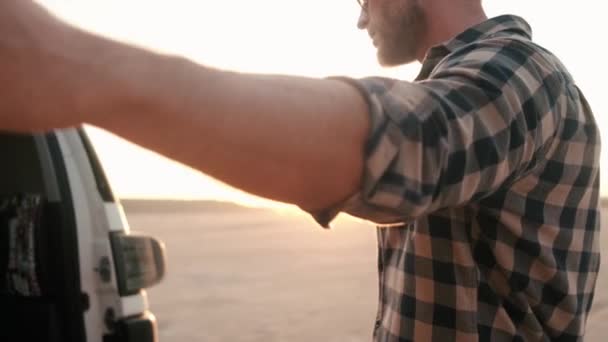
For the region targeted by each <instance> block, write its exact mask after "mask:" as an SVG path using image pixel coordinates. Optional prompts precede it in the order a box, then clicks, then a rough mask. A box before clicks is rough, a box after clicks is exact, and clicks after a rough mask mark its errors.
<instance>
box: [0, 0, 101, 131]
mask: <svg viewBox="0 0 608 342" xmlns="http://www.w3.org/2000/svg"><path fill="white" fill-rule="evenodd" d="M92 37H93V36H92V35H87V34H85V33H84V32H82V31H80V30H77V29H75V28H73V27H70V26H69V25H67V24H65V23H63V22H61V21H60V20H58V19H57V18H55V17H54V16H52V15H51V14H50V13H49V12H48V11H47V10H45V9H44V8H42V7H41V6H40V5H38V4H36V3H34V2H32V1H27V0H4V1H1V2H0V130H11V131H21V132H34V131H44V130H49V129H52V128H61V127H67V126H74V125H78V124H80V123H81V122H82V121H83V120H82V118H81V116H82V114H83V113H82V112H83V111H84V110H85V109H84V108H83V107H84V106H83V103H84V102H85V100H86V93H87V91H86V87H87V82H91V81H92V80H93V77H92V76H91V69H90V68H89V67H88V63H87V58H88V57H89V56H91V57H92V55H93V54H94V52H95V51H94V50H95V49H94V47H93V45H92V41H93V40H94V39H92Z"/></svg>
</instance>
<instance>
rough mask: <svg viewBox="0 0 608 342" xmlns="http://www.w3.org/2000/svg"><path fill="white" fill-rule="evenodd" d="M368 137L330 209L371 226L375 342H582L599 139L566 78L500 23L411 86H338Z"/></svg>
mask: <svg viewBox="0 0 608 342" xmlns="http://www.w3.org/2000/svg"><path fill="white" fill-rule="evenodd" d="M347 81H348V82H350V83H352V84H354V85H355V86H356V87H358V88H359V89H360V90H361V92H362V93H363V94H364V95H365V98H366V99H367V101H368V103H369V107H370V112H371V121H372V130H371V133H370V137H369V140H368V143H367V145H366V150H365V153H366V165H365V171H364V172H365V174H364V180H363V185H362V189H361V190H360V191H359V193H358V194H356V195H354V196H353V197H352V198H350V199H349V200H347V201H346V202H345V203H342V204H340V205H339V206H337V207H336V208H332V209H329V210H327V211H324V212H321V213H316V214H314V216H315V218H316V219H317V221H319V222H320V223H321V224H322V225H327V224H328V223H329V221H331V219H332V218H333V217H334V216H335V214H337V213H338V212H339V211H344V212H348V213H350V214H352V215H354V216H358V217H362V218H365V219H368V220H371V221H374V222H377V223H378V224H379V225H380V226H379V228H378V243H379V257H378V268H379V280H380V281H379V282H380V299H379V309H378V316H377V322H376V326H375V329H374V340H375V341H467V342H468V341H478V340H479V341H549V340H555V341H580V340H581V339H582V336H583V334H584V333H585V322H586V318H587V315H588V313H589V309H590V307H591V303H592V299H593V293H594V287H595V281H596V277H597V273H598V269H599V260H600V258H599V246H598V241H599V227H600V216H599V212H600V211H599V203H598V202H599V201H598V196H599V166H598V164H599V152H600V137H599V132H598V129H597V126H596V123H595V121H594V118H593V114H592V112H591V109H590V108H589V105H588V104H587V102H586V100H585V98H584V97H583V95H582V94H581V92H580V90H579V89H578V88H577V86H576V84H575V82H574V80H573V79H572V77H571V76H570V74H569V73H568V72H567V71H566V69H565V68H564V67H563V66H562V64H561V63H560V62H559V61H558V60H557V59H556V57H554V56H553V55H552V54H551V53H549V52H548V51H546V50H545V49H543V48H541V47H539V46H538V45H536V44H534V43H533V42H532V41H531V30H530V27H529V25H528V24H527V23H526V22H525V21H524V20H523V19H521V18H519V17H515V16H501V17H497V18H494V19H491V20H488V21H486V22H484V23H481V24H479V25H477V26H476V27H473V28H471V29H469V30H467V31H465V32H463V33H462V34H460V35H458V36H457V37H456V38H454V39H452V40H450V41H448V42H447V43H445V44H443V45H440V46H437V47H434V48H432V49H431V50H430V51H429V53H428V54H427V57H426V59H425V61H424V63H423V66H422V70H421V73H420V75H419V76H418V78H417V79H416V81H415V82H405V81H398V80H393V79H385V78H366V79H362V80H347Z"/></svg>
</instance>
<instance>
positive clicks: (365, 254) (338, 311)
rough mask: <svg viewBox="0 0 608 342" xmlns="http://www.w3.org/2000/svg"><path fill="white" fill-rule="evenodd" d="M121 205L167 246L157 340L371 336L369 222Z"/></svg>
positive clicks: (602, 312) (346, 340)
mask: <svg viewBox="0 0 608 342" xmlns="http://www.w3.org/2000/svg"><path fill="white" fill-rule="evenodd" d="M123 205H124V206H125V211H126V213H127V218H128V220H129V223H130V226H131V229H132V230H134V231H140V232H144V233H147V234H150V235H153V236H156V237H158V238H160V239H162V240H163V241H164V242H165V244H166V246H167V260H168V274H167V277H166V279H165V280H164V281H163V282H162V283H161V284H160V285H158V286H156V287H154V288H152V289H149V290H148V295H149V299H150V306H151V310H152V311H153V312H154V314H155V315H156V316H157V318H158V322H159V334H160V342H167V341H171V342H172V341H176V342H181V341H205V342H207V341H208V342H216V341H218V342H219V341H239V342H240V341H243V342H247V341H264V342H272V341H293V342H304V341H306V342H309V341H327V342H332V341H335V342H338V341H339V342H351V341H352V342H355V341H366V342H367V341H370V340H371V331H372V325H373V322H374V317H375V312H376V303H377V294H378V290H377V278H376V253H377V250H376V235H375V231H374V228H373V226H370V225H369V224H365V223H362V222H358V221H355V220H353V219H349V218H346V217H343V218H340V219H339V220H338V222H337V224H336V227H335V228H334V229H333V230H331V231H325V230H323V229H321V228H319V227H318V226H317V225H316V224H315V223H314V222H312V221H311V220H310V219H309V218H308V217H307V216H305V215H301V214H295V213H281V212H276V211H273V210H264V209H249V208H242V207H238V206H236V205H230V204H222V203H208V202H207V203H196V204H184V203H167V202H148V203H144V202H133V201H123ZM606 214H608V210H607V211H606ZM606 217H608V216H606ZM605 226H606V229H604V231H603V232H602V234H603V235H602V242H604V245H605V246H608V225H605ZM602 257H603V259H602V260H603V265H608V253H604V254H603V256H602ZM597 288H598V290H597V295H596V299H595V304H594V307H593V311H594V312H593V315H592V316H591V317H590V319H589V322H588V333H587V339H586V341H588V342H600V341H605V340H606V336H607V335H608V326H607V325H606V323H605V322H608V271H605V270H602V273H601V274H600V280H599V282H598V287H597Z"/></svg>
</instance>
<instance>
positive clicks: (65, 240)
mask: <svg viewBox="0 0 608 342" xmlns="http://www.w3.org/2000/svg"><path fill="white" fill-rule="evenodd" d="M46 139H47V142H48V148H49V153H50V155H51V159H52V161H53V165H54V168H55V174H56V176H57V184H58V185H59V192H60V195H61V202H60V203H59V208H57V209H58V210H57V211H56V212H57V213H58V214H59V216H60V217H59V220H58V222H59V226H58V227H57V228H58V230H59V229H60V230H61V231H57V233H58V234H57V237H58V239H57V240H56V241H58V245H57V246H56V247H58V248H57V249H56V253H57V258H56V260H55V261H56V262H57V263H58V264H59V265H57V266H59V267H58V268H54V269H56V270H57V272H59V273H61V274H60V277H58V278H60V279H62V280H63V286H61V287H60V289H61V290H60V291H59V292H58V297H59V298H60V300H61V302H62V304H63V305H61V310H62V311H63V317H65V318H66V319H64V320H63V322H62V323H63V324H62V325H63V327H62V328H63V329H62V330H64V332H65V338H66V339H65V341H66V342H68V341H70V342H84V341H86V340H87V336H86V331H85V322H84V314H83V313H84V311H85V310H86V305H85V303H83V300H82V298H83V294H82V286H81V282H80V259H79V253H78V235H77V234H78V227H77V223H76V216H75V214H76V213H75V210H74V199H73V198H72V193H71V188H70V183H69V180H68V174H67V169H66V165H65V162H64V159H63V153H62V151H61V148H60V146H59V141H58V139H57V136H56V133H54V132H51V133H48V134H47V135H46Z"/></svg>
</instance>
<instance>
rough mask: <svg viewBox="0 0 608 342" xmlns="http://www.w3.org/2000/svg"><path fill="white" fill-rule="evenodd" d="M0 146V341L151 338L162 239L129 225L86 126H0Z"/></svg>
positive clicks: (160, 273) (153, 338)
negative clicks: (36, 129)
mask: <svg viewBox="0 0 608 342" xmlns="http://www.w3.org/2000/svg"><path fill="white" fill-rule="evenodd" d="M0 156H1V158H2V163H1V164H0V322H1V324H0V325H1V326H0V341H9V342H12V341H19V342H29V341H36V342H45V341H46V342H84V341H87V342H102V341H103V342H123V341H124V342H132V341H137V342H152V341H156V340H157V328H156V321H155V319H154V316H153V315H152V314H151V313H150V312H149V311H148V303H147V297H146V292H145V291H144V288H146V287H149V286H151V285H154V284H156V283H158V282H159V281H160V280H161V278H162V277H163V275H164V272H165V261H164V247H163V245H162V243H160V242H158V241H157V240H155V239H153V238H150V237H145V236H138V235H134V234H131V233H130V232H129V227H128V223H127V221H126V218H125V216H124V213H123V210H122V207H121V206H120V203H119V202H118V200H117V199H116V198H115V197H114V195H113V194H112V191H111V188H110V186H109V184H108V182H107V180H106V178H105V175H104V172H103V169H102V168H101V165H100V164H99V161H98V159H97V156H96V154H95V152H94V150H93V148H92V146H91V144H90V142H89V140H88V138H87V135H86V133H85V131H84V130H83V129H67V130H59V131H54V132H51V133H48V134H36V135H17V134H10V133H0Z"/></svg>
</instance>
